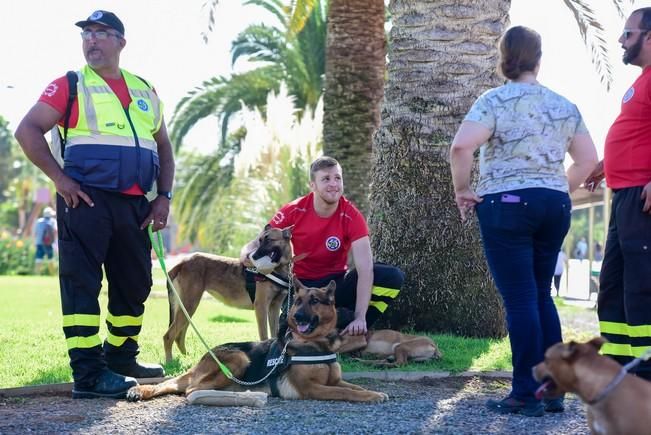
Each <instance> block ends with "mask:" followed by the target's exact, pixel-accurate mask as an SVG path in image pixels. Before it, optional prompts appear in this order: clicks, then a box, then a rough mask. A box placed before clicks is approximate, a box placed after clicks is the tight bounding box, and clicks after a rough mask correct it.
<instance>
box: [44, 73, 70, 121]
mask: <svg viewBox="0 0 651 435" xmlns="http://www.w3.org/2000/svg"><path fill="white" fill-rule="evenodd" d="M68 93H69V91H68V79H67V78H66V76H63V77H59V78H58V79H56V80H54V81H53V82H52V83H50V84H49V85H47V87H46V88H45V90H44V91H43V93H42V94H41V97H40V98H39V99H38V101H41V102H43V103H45V104H48V105H50V106H52V107H53V108H54V109H55V110H56V111H57V112H60V113H61V114H64V113H66V104H67V103H68Z"/></svg>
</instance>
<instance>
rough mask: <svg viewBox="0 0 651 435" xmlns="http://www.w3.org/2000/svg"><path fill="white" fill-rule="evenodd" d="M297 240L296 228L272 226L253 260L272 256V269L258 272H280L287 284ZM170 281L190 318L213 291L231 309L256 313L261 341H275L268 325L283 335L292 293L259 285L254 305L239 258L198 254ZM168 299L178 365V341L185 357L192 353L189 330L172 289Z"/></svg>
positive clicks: (167, 344)
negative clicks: (283, 309) (284, 307)
mask: <svg viewBox="0 0 651 435" xmlns="http://www.w3.org/2000/svg"><path fill="white" fill-rule="evenodd" d="M291 236H292V233H291V227H290V228H285V229H277V228H271V226H270V225H267V226H266V227H265V228H264V230H263V231H262V232H261V233H260V236H259V238H260V246H259V247H258V249H256V250H255V251H254V252H253V254H252V255H251V256H252V258H253V260H254V261H255V260H257V259H260V258H263V257H268V261H267V262H266V264H265V265H264V266H259V267H258V272H259V273H260V274H264V275H269V274H272V273H274V274H275V275H277V276H279V277H284V279H285V280H286V279H287V278H286V277H287V276H288V272H289V265H290V263H291V262H292V261H293V250H292V245H291ZM169 276H170V279H171V280H172V282H173V283H174V287H175V288H176V290H177V291H178V293H179V296H180V297H181V301H182V302H183V305H184V306H185V309H186V310H187V311H188V314H190V316H192V315H193V314H194V313H195V311H196V310H197V307H198V306H199V302H201V297H202V296H203V293H204V292H208V293H209V294H211V295H212V296H214V297H215V299H217V300H219V301H220V302H223V303H224V304H226V305H229V306H231V307H236V308H245V309H255V317H256V320H257V324H258V336H259V337H260V340H266V339H267V338H269V335H268V334H267V323H268V324H269V329H270V330H271V336H275V335H276V334H277V333H278V318H279V316H280V306H281V304H282V302H283V300H284V299H285V296H286V295H287V289H286V288H285V287H283V286H281V285H280V284H278V283H276V282H274V281H271V280H269V279H265V280H262V281H256V283H255V295H254V296H255V297H254V299H255V300H254V301H253V302H252V301H251V295H250V294H249V292H248V291H247V290H246V278H245V275H244V272H243V266H242V264H241V263H240V260H239V259H237V258H229V257H222V256H219V255H212V254H206V253H201V252H198V253H195V254H193V255H192V256H190V257H188V258H185V259H183V260H182V261H181V262H180V263H179V264H177V265H176V266H174V267H173V268H172V269H171V270H170V271H169ZM168 299H169V303H170V325H169V329H168V330H167V332H166V333H165V335H164V336H163V346H164V348H165V361H166V362H170V361H172V346H173V345H174V342H176V344H177V346H178V347H179V350H180V351H181V353H183V354H185V353H186V350H185V334H186V332H187V330H188V326H189V322H188V320H187V319H186V317H185V315H184V314H183V311H182V310H181V308H180V306H179V304H178V302H177V300H176V297H175V296H174V294H173V293H172V290H171V288H170V287H169V284H168Z"/></svg>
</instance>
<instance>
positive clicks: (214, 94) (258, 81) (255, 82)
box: [170, 64, 283, 150]
mask: <svg viewBox="0 0 651 435" xmlns="http://www.w3.org/2000/svg"><path fill="white" fill-rule="evenodd" d="M282 75H283V71H282V69H281V68H280V67H279V66H278V65H275V64H274V65H269V66H266V67H261V68H258V69H255V70H251V71H247V72H245V73H242V74H235V75H233V76H231V77H230V78H226V77H214V78H212V79H211V80H208V81H205V82H204V83H203V84H202V86H200V87H198V88H195V89H194V90H193V91H191V92H190V93H188V95H186V96H185V97H184V98H183V99H181V101H180V102H179V104H178V105H177V106H176V108H175V109H174V115H173V116H172V120H171V122H170V124H171V126H172V132H171V134H170V138H171V140H172V143H174V144H175V147H176V149H177V150H178V149H179V147H180V146H181V143H182V142H183V138H184V137H185V135H186V134H187V133H188V131H189V130H190V129H191V128H192V127H193V126H194V124H196V123H197V122H198V121H199V120H201V119H203V118H206V117H208V116H210V115H217V118H218V119H220V120H221V124H222V125H221V131H222V139H224V138H225V137H226V133H227V131H228V120H229V119H230V117H231V116H232V115H233V114H234V113H235V112H238V111H239V110H240V109H241V108H242V104H244V105H245V106H247V107H256V108H260V109H261V110H264V106H265V103H266V96H267V92H268V91H269V90H270V89H276V90H277V89H278V86H279V83H280V81H281V79H282Z"/></svg>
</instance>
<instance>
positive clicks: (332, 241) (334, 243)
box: [325, 236, 341, 251]
mask: <svg viewBox="0 0 651 435" xmlns="http://www.w3.org/2000/svg"><path fill="white" fill-rule="evenodd" d="M325 245H326V248H327V249H328V251H336V250H337V249H339V247H340V246H341V241H340V240H339V238H338V237H336V236H330V237H328V238H327V239H326V244H325Z"/></svg>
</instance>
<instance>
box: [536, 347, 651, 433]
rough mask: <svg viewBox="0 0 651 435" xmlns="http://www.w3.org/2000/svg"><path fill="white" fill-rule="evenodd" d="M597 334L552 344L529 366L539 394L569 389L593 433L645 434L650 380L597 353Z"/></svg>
mask: <svg viewBox="0 0 651 435" xmlns="http://www.w3.org/2000/svg"><path fill="white" fill-rule="evenodd" d="M605 341H606V340H604V339H603V338H601V337H597V338H593V339H592V340H590V341H589V342H587V343H575V342H570V343H567V344H565V343H557V344H555V345H553V346H552V347H550V348H549V349H547V351H546V352H545V360H544V361H543V362H541V363H540V364H538V365H536V366H535V367H534V368H533V376H534V378H535V379H536V380H537V381H538V382H541V383H542V386H541V387H540V388H539V390H538V395H539V396H542V397H545V398H555V397H559V396H560V395H561V394H563V393H566V392H569V393H575V394H576V395H577V396H579V397H580V398H581V400H583V402H585V403H586V405H587V417H588V426H589V427H590V430H591V431H592V433H593V434H600V435H602V434H603V435H605V434H613V435H615V434H617V435H620V434H627V435H638V434H639V435H642V434H645V435H648V434H651V382H648V381H645V380H643V379H640V378H638V377H635V376H633V375H630V374H626V373H625V372H622V366H621V365H619V364H618V363H617V362H616V361H615V360H613V359H611V358H608V357H606V356H603V355H600V354H599V349H601V346H602V345H603V344H604V343H605Z"/></svg>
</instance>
